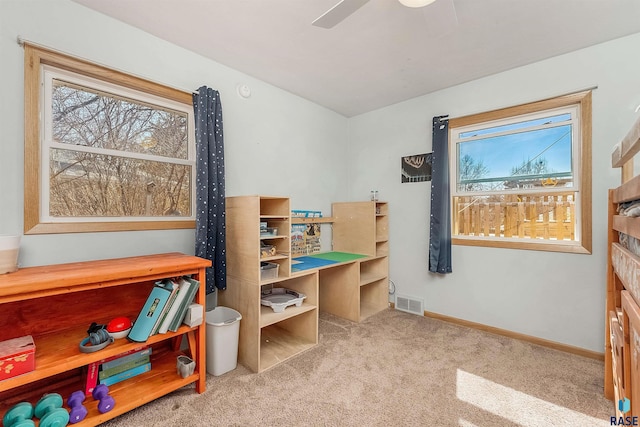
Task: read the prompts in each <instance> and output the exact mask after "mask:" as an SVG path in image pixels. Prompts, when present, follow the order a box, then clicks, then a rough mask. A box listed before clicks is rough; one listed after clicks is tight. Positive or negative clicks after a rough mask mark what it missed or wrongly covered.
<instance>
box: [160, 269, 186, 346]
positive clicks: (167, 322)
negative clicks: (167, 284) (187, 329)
mask: <svg viewBox="0 0 640 427" xmlns="http://www.w3.org/2000/svg"><path fill="white" fill-rule="evenodd" d="M177 285H178V292H177V294H176V297H175V299H174V300H173V303H172V304H171V307H169V310H168V311H167V314H166V316H165V318H164V319H163V320H162V323H161V324H160V328H158V333H159V334H164V333H167V332H168V331H169V330H170V327H171V325H172V324H173V319H174V318H175V317H176V315H177V314H178V310H179V309H180V306H181V304H182V303H183V302H184V301H185V299H186V298H187V295H188V294H189V288H190V287H191V283H190V282H188V281H186V280H184V279H182V278H181V279H180V280H178V282H177Z"/></svg>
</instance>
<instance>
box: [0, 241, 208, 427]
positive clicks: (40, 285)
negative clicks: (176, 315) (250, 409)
mask: <svg viewBox="0 0 640 427" xmlns="http://www.w3.org/2000/svg"><path fill="white" fill-rule="evenodd" d="M210 265H211V262H210V261H208V260H204V259H201V258H197V257H194V256H188V255H184V254H179V253H170V254H159V255H149V256H141V257H131V258H119V259H111V260H99V261H89V262H79V263H69V264H60V265H49V266H41V267H29V268H23V269H20V270H18V271H16V272H14V273H9V274H5V275H0V310H1V311H2V313H3V315H2V316H0V340H6V339H11V338H16V337H20V336H24V335H31V336H32V337H33V339H34V342H35V346H36V352H35V361H36V368H35V370H34V371H32V372H29V373H26V374H23V375H20V376H17V377H13V378H9V379H7V380H4V381H0V414H4V413H5V412H6V411H7V410H8V409H10V408H11V406H13V405H14V404H15V403H18V402H20V401H28V402H31V403H32V404H35V403H36V402H37V401H38V400H39V399H40V398H41V397H42V395H43V394H44V393H59V394H61V395H62V397H63V399H64V400H65V402H66V399H67V398H68V397H69V395H70V394H71V393H72V392H74V391H76V390H84V372H85V369H86V366H87V365H88V364H90V363H93V362H98V361H100V360H102V359H105V358H108V357H111V356H115V355H117V354H120V353H123V352H125V351H128V350H132V349H135V348H138V347H140V346H142V345H147V346H151V347H153V353H152V358H151V366H152V368H151V371H150V372H147V373H144V374H142V375H139V376H136V377H134V378H131V379H128V380H125V381H122V382H121V383H118V384H115V385H113V386H111V387H110V388H109V389H110V393H109V394H110V395H111V396H112V397H113V398H114V399H115V401H116V404H115V406H114V409H113V410H111V411H109V412H107V413H105V414H101V413H100V412H99V411H98V410H97V402H95V401H94V400H93V399H92V398H88V399H87V400H86V401H85V406H86V407H87V409H88V410H89V415H88V416H87V417H86V418H85V420H84V421H81V422H80V423H77V424H75V425H78V426H94V425H98V424H100V423H103V422H105V421H107V420H109V419H111V418H114V417H116V416H118V415H121V414H123V413H125V412H127V411H129V410H131V409H133V408H136V407H138V406H140V405H143V404H145V403H147V402H150V401H152V400H154V399H156V398H158V397H160V396H163V395H165V394H168V393H170V392H172V391H174V390H176V389H178V388H180V387H183V386H185V385H188V384H195V389H196V392H198V393H202V392H204V391H205V387H206V346H205V325H204V324H202V325H200V326H195V327H188V326H185V325H182V326H181V327H180V328H179V329H178V331H177V332H169V333H166V334H157V335H153V336H151V337H149V339H148V340H147V341H146V342H145V343H133V342H130V341H128V340H127V339H126V338H123V339H118V340H116V341H115V342H114V343H113V344H111V345H109V346H107V347H106V348H104V349H103V350H100V351H97V352H95V353H82V352H80V350H79V347H78V345H79V343H80V341H81V340H82V339H83V338H85V337H86V336H87V329H88V327H89V325H90V324H91V323H92V322H97V323H102V324H106V323H108V322H109V320H111V319H113V318H115V317H119V316H126V317H129V318H130V319H132V320H135V318H136V317H137V315H138V313H139V311H140V309H141V308H142V307H143V305H144V303H145V301H146V300H147V297H148V295H149V292H150V291H151V288H152V287H153V285H154V283H155V282H156V281H157V280H160V279H163V278H168V277H178V276H182V275H189V276H191V277H193V278H194V279H196V280H199V281H200V282H201V283H202V284H203V283H204V281H205V268H206V267H209V266H210ZM204 301H205V290H204V285H201V286H200V288H199V290H198V294H197V295H196V302H198V303H199V304H202V305H204V304H205V302H204ZM185 338H186V341H187V350H186V353H187V355H189V356H190V357H191V358H192V359H194V360H195V361H196V370H195V372H194V374H193V375H191V376H189V377H187V378H182V377H180V376H179V375H178V374H177V372H176V357H177V356H178V355H180V354H183V352H182V351H181V350H180V348H181V342H182V340H183V339H185Z"/></svg>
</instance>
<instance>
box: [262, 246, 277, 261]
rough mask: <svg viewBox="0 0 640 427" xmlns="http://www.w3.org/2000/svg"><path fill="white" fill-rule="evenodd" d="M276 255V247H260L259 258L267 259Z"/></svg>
mask: <svg viewBox="0 0 640 427" xmlns="http://www.w3.org/2000/svg"><path fill="white" fill-rule="evenodd" d="M275 255H276V247H275V246H274V245H260V258H267V257H270V256H275Z"/></svg>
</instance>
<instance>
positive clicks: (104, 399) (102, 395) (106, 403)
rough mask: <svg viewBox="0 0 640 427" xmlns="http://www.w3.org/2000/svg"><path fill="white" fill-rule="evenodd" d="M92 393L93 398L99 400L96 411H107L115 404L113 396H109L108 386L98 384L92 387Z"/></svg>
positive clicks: (102, 412)
mask: <svg viewBox="0 0 640 427" xmlns="http://www.w3.org/2000/svg"><path fill="white" fill-rule="evenodd" d="M92 395H93V398H94V399H95V400H99V401H100V403H98V411H100V413H101V414H104V413H105V412H109V411H110V410H112V409H113V407H114V406H115V404H116V401H115V400H114V399H113V397H111V396H109V387H107V386H106V385H105V384H98V385H97V386H96V387H95V388H94V389H93V393H92Z"/></svg>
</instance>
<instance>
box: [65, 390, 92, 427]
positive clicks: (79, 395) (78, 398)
mask: <svg viewBox="0 0 640 427" xmlns="http://www.w3.org/2000/svg"><path fill="white" fill-rule="evenodd" d="M84 399H85V394H84V392H83V391H81V390H78V391H74V392H73V393H71V396H69V398H68V399H67V405H68V406H69V408H71V411H70V412H69V422H70V423H71V424H75V423H79V422H80V421H82V420H84V419H85V417H86V416H87V413H88V412H89V411H87V408H85V406H84V405H83V404H82V402H84Z"/></svg>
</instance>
